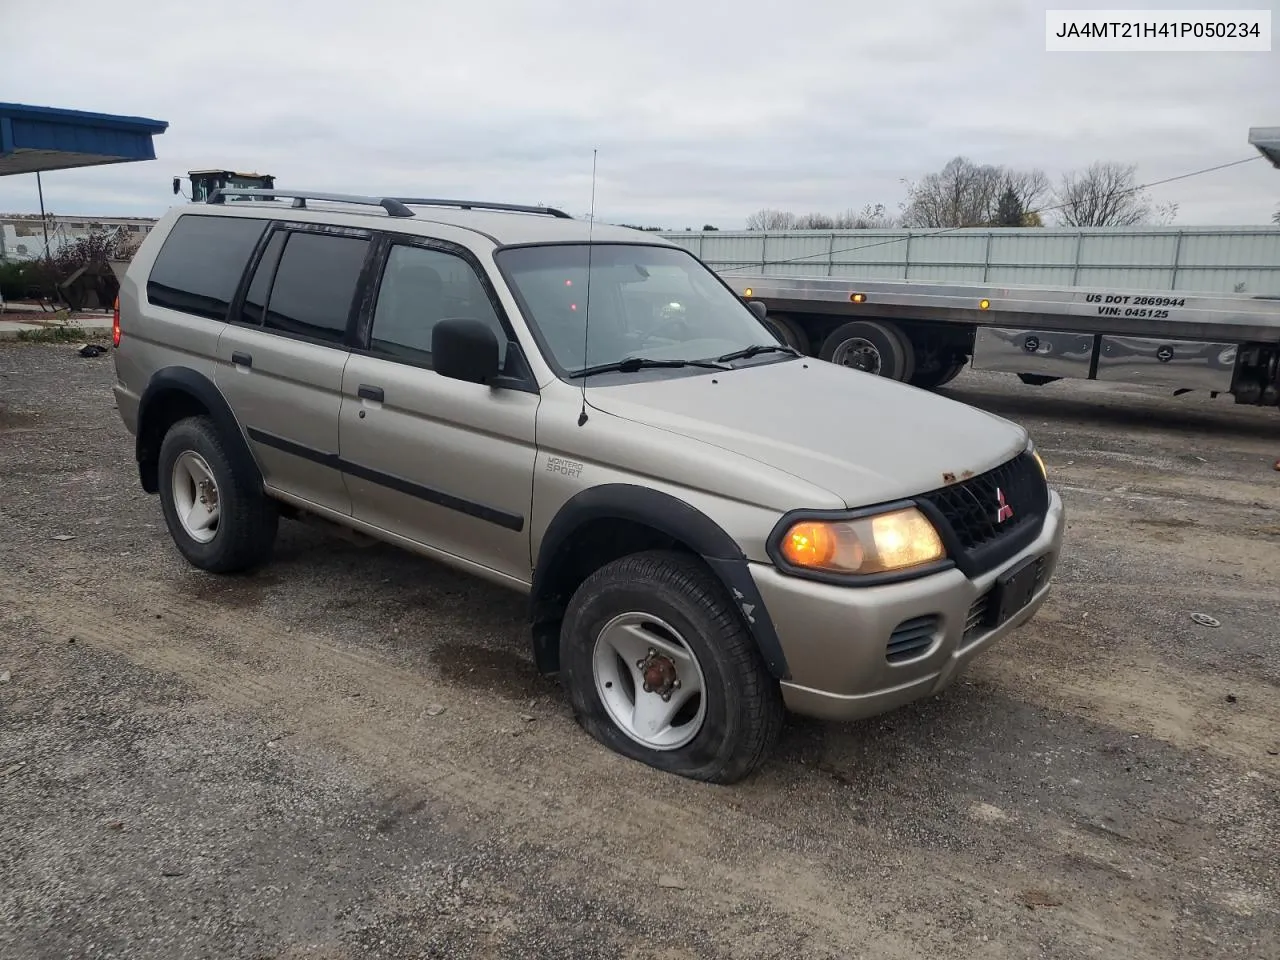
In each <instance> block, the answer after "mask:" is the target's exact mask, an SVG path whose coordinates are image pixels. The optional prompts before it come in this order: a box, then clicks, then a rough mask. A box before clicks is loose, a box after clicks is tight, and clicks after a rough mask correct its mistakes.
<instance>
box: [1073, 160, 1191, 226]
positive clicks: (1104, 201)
mask: <svg viewBox="0 0 1280 960" xmlns="http://www.w3.org/2000/svg"><path fill="white" fill-rule="evenodd" d="M1137 169H1138V168H1137V167H1136V166H1135V165H1133V164H1123V163H1115V162H1112V161H1103V160H1100V161H1098V162H1096V163H1092V164H1090V165H1089V166H1088V167H1086V168H1085V169H1084V170H1082V171H1072V172H1071V173H1067V174H1065V175H1063V177H1062V183H1061V184H1060V185H1059V187H1058V189H1057V191H1056V192H1055V194H1054V204H1055V206H1056V207H1057V211H1056V212H1057V221H1058V223H1060V224H1061V225H1062V226H1066V227H1131V226H1138V225H1142V224H1152V223H1171V222H1172V221H1173V219H1174V217H1176V216H1177V213H1178V205H1177V204H1176V203H1167V204H1157V203H1156V202H1155V201H1154V200H1152V199H1151V197H1150V196H1149V195H1148V194H1147V192H1146V189H1145V188H1143V187H1142V186H1141V185H1139V184H1137V183H1136V182H1135V180H1136V177H1135V175H1136V173H1137Z"/></svg>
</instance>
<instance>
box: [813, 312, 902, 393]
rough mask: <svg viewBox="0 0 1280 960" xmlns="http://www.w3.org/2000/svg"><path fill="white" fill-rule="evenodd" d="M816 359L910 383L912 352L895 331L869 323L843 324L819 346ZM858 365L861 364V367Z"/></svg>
mask: <svg viewBox="0 0 1280 960" xmlns="http://www.w3.org/2000/svg"><path fill="white" fill-rule="evenodd" d="M818 357H819V359H821V360H826V361H827V362H828V363H835V364H838V365H841V366H850V367H853V368H854V369H856V370H863V371H864V372H866V373H872V374H875V375H877V376H881V377H886V378H887V379H889V380H899V381H902V380H910V379H911V376H912V374H914V373H915V348H914V347H912V345H911V341H910V340H909V339H907V337H905V336H904V335H903V334H901V333H900V332H899V331H898V330H897V329H896V328H895V327H893V326H891V325H889V324H885V323H876V322H874V321H871V320H854V321H853V322H851V323H846V324H842V325H841V326H839V327H837V328H836V329H835V330H833V331H832V332H831V334H830V335H829V336H828V337H827V338H826V339H825V340H824V341H823V342H822V348H821V349H820V350H819V351H818ZM858 361H864V363H863V364H861V365H860V363H859V362H858Z"/></svg>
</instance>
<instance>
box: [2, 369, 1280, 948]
mask: <svg viewBox="0 0 1280 960" xmlns="http://www.w3.org/2000/svg"><path fill="white" fill-rule="evenodd" d="M111 380H112V369H111V359H110V356H104V357H101V358H97V359H82V358H80V357H78V356H77V355H76V354H75V350H74V348H73V347H71V346H67V345H48V346H46V345H27V344H8V345H0V569H3V570H4V575H3V577H0V637H3V638H4V640H3V643H0V826H2V827H3V833H2V834H0V957H3V958H5V960H26V958H34V957H42V958H43V957H50V958H53V957H58V958H62V957H95V958H97V957H102V958H107V957H111V958H153V957H154V958H165V960H176V958H188V957H210V958H218V960H229V958H241V957H243V958H254V960H265V958H281V960H284V958H302V957H307V958H326V960H328V958H332V960H338V958H343V960H346V958H353V960H354V958H365V957H370V958H382V957H473V956H474V957H512V958H516V957H518V958H538V957H566V956H573V957H602V958H603V957H610V958H614V957H622V958H640V957H657V958H664V960H683V958H693V957H726V958H727V957H733V958H763V957H805V958H823V957H853V956H877V957H888V958H897V957H913V956H932V957H944V958H948V957H954V958H965V960H972V958H997V957H1009V958H1027V957H1064V958H1074V957H1106V958H1112V957H1126V958H1158V960H1167V958H1170V957H1177V958H1197V957H1214V958H1218V957H1228V956H1229V957H1233V958H1246V957H1247V958H1254V957H1280V857H1278V856H1277V854H1276V851H1277V849H1280V839H1278V838H1280V756H1277V753H1278V752H1280V697H1277V695H1276V694H1277V688H1278V686H1280V640H1278V639H1277V637H1278V636H1280V631H1278V630H1277V627H1276V625H1277V623H1280V512H1278V510H1280V473H1276V472H1275V471H1274V470H1273V469H1272V464H1273V462H1274V461H1275V459H1276V458H1277V456H1280V440H1277V436H1280V430H1277V427H1280V419H1278V418H1277V413H1276V411H1274V410H1261V409H1255V408H1245V407H1238V406H1234V405H1233V404H1231V403H1230V401H1229V398H1219V399H1218V400H1217V401H1211V400H1209V399H1208V398H1202V399H1196V398H1195V397H1194V396H1193V395H1187V396H1184V397H1178V398H1172V397H1169V396H1167V395H1160V394H1159V393H1158V392H1156V391H1150V390H1135V389H1133V388H1121V387H1116V386H1114V385H1112V386H1104V385H1101V384H1081V383H1057V384H1052V385H1050V386H1048V387H1044V388H1039V389H1036V388H1029V387H1024V386H1022V385H1021V384H1019V383H1018V382H1017V381H1016V380H1015V379H1013V378H1003V377H991V376H982V375H979V374H975V373H972V372H969V373H966V374H965V375H963V376H962V377H960V378H959V379H958V380H956V381H955V382H954V384H953V385H952V388H951V389H949V391H948V392H950V393H951V394H952V395H954V396H956V397H958V398H960V399H963V400H965V401H967V402H971V403H975V404H977V405H980V406H982V407H985V408H987V409H990V410H993V411H995V412H997V413H1001V414H1004V415H1007V416H1010V417H1013V418H1015V419H1018V420H1020V421H1021V422H1023V423H1025V424H1027V425H1028V426H1029V427H1030V428H1031V430H1032V431H1033V435H1034V436H1035V438H1036V440H1037V444H1038V446H1039V447H1040V449H1041V451H1042V452H1043V453H1044V454H1045V457H1046V459H1047V460H1048V462H1049V465H1050V470H1051V476H1052V479H1053V481H1054V482H1055V484H1057V485H1058V487H1059V489H1060V490H1061V491H1062V493H1063V496H1064V499H1065V500H1066V501H1067V506H1068V510H1069V518H1070V519H1069V528H1068V532H1067V538H1068V547H1067V552H1066V555H1065V557H1064V559H1063V562H1062V565H1061V567H1060V568H1059V569H1060V572H1059V578H1058V581H1057V584H1058V585H1057V588H1056V590H1055V592H1054V594H1053V596H1052V598H1051V599H1050V601H1049V602H1048V603H1047V605H1046V606H1045V608H1044V609H1043V611H1042V613H1041V614H1040V616H1039V617H1038V618H1037V619H1036V620H1035V621H1034V622H1033V623H1032V624H1031V625H1030V626H1029V627H1028V628H1027V629H1025V630H1024V631H1022V632H1021V633H1020V634H1019V635H1017V636H1015V637H1013V638H1011V639H1009V640H1008V641H1006V642H1004V643H1003V644H1001V645H1000V646H998V647H997V648H995V649H994V650H992V651H991V653H990V654H989V655H987V656H986V657H985V658H983V659H982V660H981V661H980V662H979V663H977V664H976V665H975V666H974V668H973V669H972V670H971V672H970V673H969V674H968V675H967V677H966V678H965V679H964V680H963V681H962V682H960V683H959V684H958V685H957V686H955V687H954V688H953V689H952V690H950V691H948V692H947V693H946V694H945V695H944V696H942V697H940V698H937V699H934V700H930V701H928V702H925V703H920V704H916V705H913V706H910V707H907V708H904V709H902V710H899V711H897V712H895V713H892V714H889V715H886V716H884V717H880V718H877V719H874V720H870V721H866V722H863V723H858V724H847V725H833V724H820V723H813V722H807V721H801V720H798V719H796V720H792V721H790V722H789V724H788V727H787V730H786V732H785V734H784V739H783V742H782V744H781V747H780V749H779V750H778V752H777V754H776V756H775V757H774V759H773V760H772V761H771V762H770V763H769V764H768V765H767V766H766V767H765V768H764V769H763V770H762V771H761V772H760V773H759V775H757V776H756V777H754V778H753V779H751V780H749V781H748V782H746V783H744V784H741V785H739V786H736V787H732V788H721V787H709V786H704V785H698V784H694V783H691V782H687V781H683V780H679V779H676V778H672V777H669V776H664V775H662V774H659V773H657V772H655V771H651V770H649V769H648V768H645V767H642V766H640V765H637V764H634V763H631V762H629V761H626V760H623V759H621V758H619V757H616V756H614V755H612V754H610V753H608V752H606V751H605V750H603V749H602V748H600V747H598V746H597V745H596V744H595V743H594V742H593V741H591V740H589V739H588V738H587V737H586V735H585V734H583V733H582V732H581V731H580V730H579V729H578V728H577V726H576V725H575V724H574V723H573V720H572V718H571V716H570V713H569V711H568V708H567V706H566V703H565V700H564V698H563V696H562V694H561V692H560V690H559V689H558V687H557V686H556V684H555V683H554V682H552V681H549V680H545V679H542V678H540V677H538V675H537V674H536V673H535V672H534V670H533V666H532V662H531V660H530V657H529V652H528V643H527V634H526V631H525V629H524V626H523V623H522V615H523V612H524V605H523V601H522V599H521V598H519V597H517V596H514V595H509V594H506V593H502V592H500V591H498V590H497V589H495V588H492V587H489V586H487V585H485V584H482V583H479V582H476V581H471V580H468V579H466V578H464V577H462V576H460V575H457V574H454V573H451V572H449V571H447V570H444V569H442V568H440V567H438V566H436V565H434V564H432V563H430V562H428V561H425V560H421V559H418V558H416V557H413V556H411V555H408V554H405V553H402V552H399V551H396V550H394V549H392V548H389V547H382V546H375V547H364V548H361V547H357V546H354V545H352V544H349V543H347V542H345V541H343V540H339V539H335V538H334V537H333V536H331V535H329V534H326V533H324V532H322V531H319V530H317V529H315V528H312V527H309V526H303V525H300V524H296V523H285V524H282V528H281V536H280V542H279V548H278V553H277V558H276V560H275V562H274V563H273V565H272V566H271V567H270V568H268V569H267V570H266V571H264V572H262V573H260V574H258V575H255V576H252V577H247V578H233V579H219V578H215V577H210V576H208V575H205V574H202V573H200V572H198V571H195V570H193V569H191V568H189V567H187V566H185V565H184V564H183V563H182V562H181V560H180V558H179V557H178V555H177V553H176V551H175V550H174V549H173V547H172V545H171V543H170V541H169V538H168V535H167V533H166V531H165V529H164V526H163V521H162V519H161V515H160V509H159V505H158V502H157V501H156V500H155V499H154V498H152V497H148V496H147V495H145V494H144V493H142V491H141V489H140V488H139V486H138V483H137V479H136V473H135V471H134V466H133V462H132V447H131V443H130V440H129V438H128V436H127V434H126V432H125V431H124V429H123V427H122V426H121V424H120V421H119V419H118V416H117V415H116V412H115V410H114V408H113V404H112V400H111V396H110V392H109V387H110V383H111ZM1193 613H1208V614H1211V615H1212V616H1213V617H1216V618H1217V619H1218V621H1220V624H1221V625H1220V626H1219V627H1217V628H1212V627H1206V626H1201V625H1199V624H1197V623H1195V622H1193V620H1192V619H1191V615H1192V614H1193Z"/></svg>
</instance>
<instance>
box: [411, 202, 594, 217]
mask: <svg viewBox="0 0 1280 960" xmlns="http://www.w3.org/2000/svg"><path fill="white" fill-rule="evenodd" d="M391 199H393V200H398V201H399V202H400V203H407V204H413V205H414V206H418V207H457V208H458V209H460V210H505V211H507V212H508V213H542V214H546V215H547V216H550V217H556V218H558V219H561V220H572V219H573V217H571V216H570V215H569V214H567V213H565V212H564V211H563V210H557V209H556V208H555V207H530V206H525V205H524V204H520V203H490V202H488V201H485V200H433V199H427V198H422V197H392V198H391Z"/></svg>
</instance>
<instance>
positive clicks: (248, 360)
mask: <svg viewBox="0 0 1280 960" xmlns="http://www.w3.org/2000/svg"><path fill="white" fill-rule="evenodd" d="M231 362H232V363H234V364H235V365H236V366H237V367H252V366H253V357H251V356H250V355H249V354H247V353H241V352H240V351H239V350H237V351H236V352H235V353H233V354H231Z"/></svg>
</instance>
